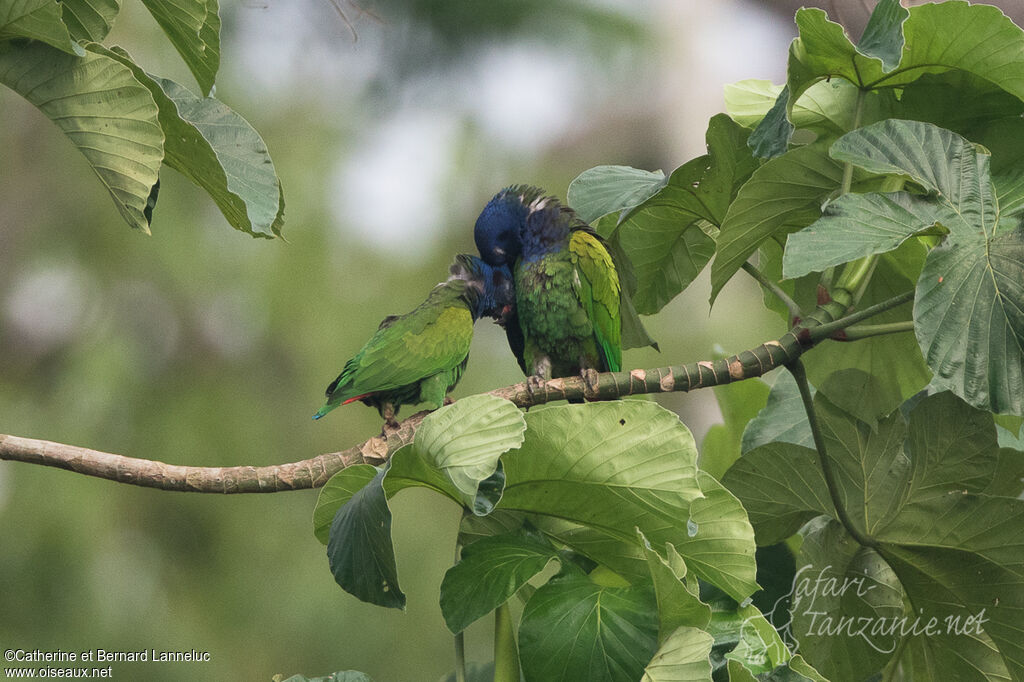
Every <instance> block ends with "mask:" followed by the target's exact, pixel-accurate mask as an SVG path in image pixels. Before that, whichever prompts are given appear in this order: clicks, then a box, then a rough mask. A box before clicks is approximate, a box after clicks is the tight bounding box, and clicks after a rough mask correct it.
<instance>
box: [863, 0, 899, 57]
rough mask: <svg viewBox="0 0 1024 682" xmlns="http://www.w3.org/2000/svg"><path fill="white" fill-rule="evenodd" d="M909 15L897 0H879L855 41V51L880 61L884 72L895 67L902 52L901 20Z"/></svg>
mask: <svg viewBox="0 0 1024 682" xmlns="http://www.w3.org/2000/svg"><path fill="white" fill-rule="evenodd" d="M909 16H910V12H908V11H907V10H906V9H905V8H904V7H903V6H902V5H900V3H899V0H880V1H879V3H878V4H877V5H875V9H874V11H872V12H871V16H870V17H869V18H868V25H867V26H865V27H864V33H863V34H861V37H860V40H858V41H857V52H859V53H860V54H862V55H865V56H867V57H873V58H875V59H878V60H879V61H881V62H882V71H884V72H886V73H888V72H889V71H892V70H893V69H895V68H896V67H897V66H899V63H900V58H901V57H902V53H903V43H904V40H903V22H904V21H906V20H907V17H909Z"/></svg>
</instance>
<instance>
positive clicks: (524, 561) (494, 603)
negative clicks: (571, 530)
mask: <svg viewBox="0 0 1024 682" xmlns="http://www.w3.org/2000/svg"><path fill="white" fill-rule="evenodd" d="M557 558H558V553H557V552H556V551H555V548H554V547H552V546H551V543H549V542H548V541H547V540H545V539H544V538H543V537H542V536H540V535H537V534H535V533H529V532H526V531H523V530H519V531H516V532H514V533H508V534H506V535H495V536H493V537H489V538H484V539H482V540H480V541H479V542H474V543H473V544H472V545H469V546H468V547H464V548H463V550H462V558H461V559H460V560H459V562H458V563H457V564H455V565H454V566H453V567H451V568H450V569H448V572H447V573H445V575H444V580H443V581H442V582H441V613H442V614H443V615H444V620H445V623H446V624H447V625H448V629H449V630H451V631H452V632H454V633H459V632H462V631H463V630H464V629H466V627H468V626H469V624H470V623H472V622H473V621H475V620H477V619H478V618H481V617H483V616H485V615H487V614H488V613H490V612H491V611H493V610H494V609H496V608H498V607H499V606H501V605H502V604H504V603H505V602H506V601H508V600H509V599H510V598H511V597H512V595H514V594H515V593H516V592H518V591H519V588H521V587H522V586H523V585H525V584H526V582H527V581H528V580H529V579H530V578H532V577H534V576H535V575H537V574H538V573H540V572H541V571H543V570H544V567H545V566H547V565H548V563H549V562H550V561H551V560H552V559H557Z"/></svg>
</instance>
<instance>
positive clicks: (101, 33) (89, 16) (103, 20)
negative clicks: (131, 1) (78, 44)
mask: <svg viewBox="0 0 1024 682" xmlns="http://www.w3.org/2000/svg"><path fill="white" fill-rule="evenodd" d="M60 4H61V8H62V12H63V19H64V23H65V24H66V25H67V27H68V30H69V31H70V32H71V37H72V38H74V39H75V40H92V41H94V42H99V41H101V40H103V39H104V38H106V37H107V34H108V33H110V29H111V28H112V27H113V25H114V19H116V18H117V15H118V14H119V13H120V12H121V3H120V0H61V3H60Z"/></svg>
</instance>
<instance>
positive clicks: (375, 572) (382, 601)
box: [327, 471, 405, 609]
mask: <svg viewBox="0 0 1024 682" xmlns="http://www.w3.org/2000/svg"><path fill="white" fill-rule="evenodd" d="M383 479H384V471H381V472H379V473H377V475H375V476H374V477H373V479H372V480H370V481H369V482H368V483H367V484H366V485H364V486H363V487H362V488H360V489H359V490H357V491H356V492H355V493H354V494H353V495H352V496H351V497H350V498H349V499H348V500H347V501H346V502H345V504H343V505H342V506H341V507H339V508H338V511H337V513H335V515H334V520H333V521H332V522H331V530H330V538H329V540H328V542H327V559H328V562H329V563H330V566H331V573H333V574H334V580H335V582H337V583H338V585H340V586H341V587H342V588H343V589H344V590H345V591H346V592H348V593H349V594H351V595H352V596H354V597H357V598H359V599H362V600H363V601H365V602H369V603H371V604H376V605H377V606H387V607H390V608H398V609H404V608H405V595H404V594H403V593H402V590H401V588H400V587H399V586H398V567H397V566H396V565H395V549H394V546H393V545H392V544H391V509H390V508H389V507H388V500H387V497H386V496H385V495H384V488H383V487H382V486H381V482H382V481H383Z"/></svg>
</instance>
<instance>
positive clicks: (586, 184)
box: [566, 166, 666, 223]
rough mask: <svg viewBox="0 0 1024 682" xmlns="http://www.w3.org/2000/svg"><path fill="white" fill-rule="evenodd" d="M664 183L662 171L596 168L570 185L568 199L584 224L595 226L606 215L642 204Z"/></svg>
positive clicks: (626, 167)
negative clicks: (594, 223)
mask: <svg viewBox="0 0 1024 682" xmlns="http://www.w3.org/2000/svg"><path fill="white" fill-rule="evenodd" d="M665 182H666V178H665V174H664V173H663V172H661V171H660V170H659V171H653V172H652V171H645V170H640V169H639V168H631V167H629V166H597V167H595V168H591V169H589V170H585V171H583V172H582V173H580V174H579V175H577V176H576V179H575V180H573V181H572V182H570V183H569V191H568V192H567V195H566V199H567V201H568V202H569V205H570V206H572V207H573V209H574V210H575V211H576V213H577V214H578V215H579V217H580V218H581V219H582V220H583V221H584V222H586V223H592V222H594V221H595V220H597V219H598V218H600V217H601V216H603V215H607V214H609V213H613V212H615V211H623V210H629V209H631V208H633V207H634V206H638V205H640V204H642V203H643V202H644V201H646V200H647V199H649V198H650V197H651V195H653V194H654V193H656V192H657V191H658V190H659V189H661V188H662V187H663V186H664V185H665Z"/></svg>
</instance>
